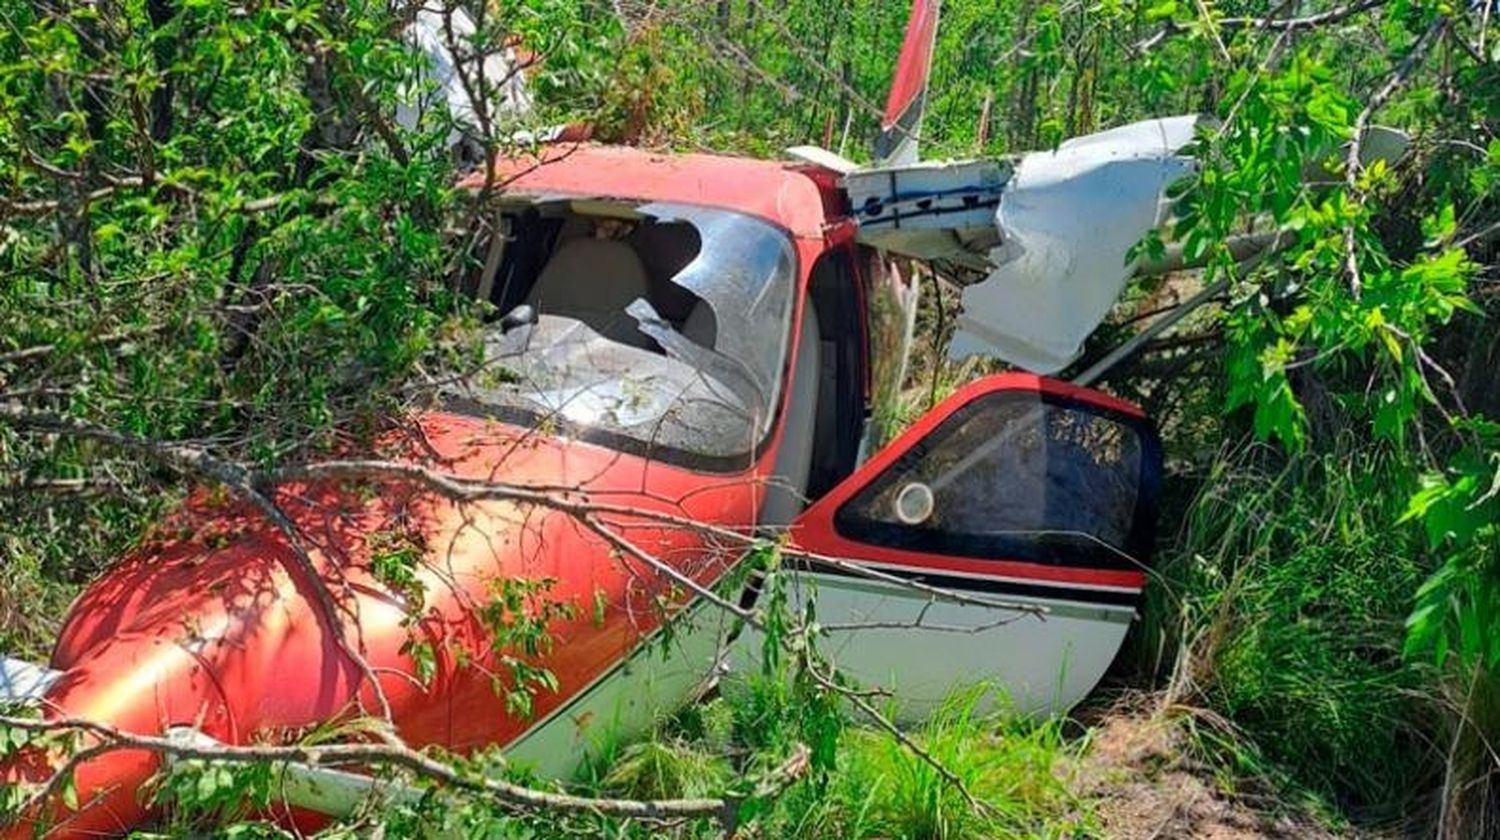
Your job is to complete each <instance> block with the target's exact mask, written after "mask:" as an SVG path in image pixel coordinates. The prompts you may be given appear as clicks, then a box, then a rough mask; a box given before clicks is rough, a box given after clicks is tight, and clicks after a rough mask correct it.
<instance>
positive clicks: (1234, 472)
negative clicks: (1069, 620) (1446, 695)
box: [1133, 439, 1443, 823]
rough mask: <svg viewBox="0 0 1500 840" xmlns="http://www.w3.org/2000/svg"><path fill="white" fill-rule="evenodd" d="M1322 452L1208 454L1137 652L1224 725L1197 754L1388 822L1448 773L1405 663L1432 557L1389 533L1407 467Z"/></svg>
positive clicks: (1172, 687)
mask: <svg viewBox="0 0 1500 840" xmlns="http://www.w3.org/2000/svg"><path fill="white" fill-rule="evenodd" d="M1332 450H1333V451H1331V452H1329V453H1328V454H1324V455H1305V456H1302V457H1299V458H1297V459H1293V460H1292V461H1290V462H1286V461H1284V460H1283V459H1282V458H1280V457H1279V456H1278V455H1276V454H1275V453H1273V452H1271V451H1270V450H1268V449H1266V448H1264V447H1259V446H1255V445H1239V446H1231V447H1226V448H1225V449H1224V450H1223V451H1222V452H1221V453H1220V454H1219V456H1218V457H1217V458H1216V459H1214V461H1213V464H1212V467H1211V468H1210V469H1209V470H1208V471H1207V473H1206V474H1205V475H1203V476H1201V482H1200V483H1199V484H1198V487H1199V488H1200V489H1198V490H1197V492H1196V495H1189V496H1188V497H1187V500H1186V502H1185V504H1184V505H1183V506H1182V508H1181V513H1180V515H1179V516H1178V517H1177V525H1178V528H1177V533H1176V534H1175V535H1171V536H1169V539H1168V542H1169V545H1170V547H1169V549H1168V553H1167V555H1166V556H1165V557H1164V558H1163V559H1162V561H1161V562H1160V564H1159V566H1158V574H1159V578H1158V580H1157V582H1156V583H1157V585H1155V586H1153V587H1152V588H1151V594H1150V595H1149V596H1148V598H1149V600H1148V603H1147V605H1146V607H1145V609H1144V611H1143V613H1144V616H1145V625H1144V626H1143V627H1142V629H1141V632H1140V633H1139V634H1138V637H1137V639H1136V643H1135V645H1134V648H1133V655H1134V657H1135V661H1136V663H1137V664H1138V665H1140V666H1142V667H1143V668H1144V669H1146V670H1149V671H1154V672H1156V673H1157V674H1158V675H1161V676H1164V677H1165V678H1166V680H1167V682H1168V687H1169V692H1170V695H1171V699H1173V700H1174V701H1176V702H1178V703H1181V704H1185V705H1196V706H1199V707H1203V708H1206V709H1208V710H1211V711H1212V712H1213V713H1214V714H1213V715H1210V716H1207V717H1206V718H1205V719H1207V720H1220V721H1223V722H1224V723H1223V725H1221V726H1218V727H1215V728H1214V729H1215V733H1216V734H1215V735H1214V736H1213V737H1212V738H1205V739H1203V740H1202V742H1201V743H1204V744H1207V745H1210V746H1213V745H1214V744H1215V743H1216V744H1217V746H1213V749H1212V750H1211V751H1213V752H1216V753H1218V754H1219V755H1220V756H1221V757H1222V756H1225V755H1228V754H1232V755H1231V757H1232V758H1233V760H1234V762H1235V763H1236V764H1237V765H1238V766H1239V773H1240V775H1242V776H1243V775H1264V776H1274V777H1280V778H1281V779H1282V780H1283V781H1285V782H1290V783H1291V785H1292V786H1295V787H1300V788H1303V789H1304V790H1306V791H1308V792H1310V793H1313V794H1316V795H1318V796H1321V797H1323V798H1325V799H1326V800H1327V801H1329V802H1331V803H1333V804H1336V805H1338V806H1340V808H1341V809H1343V810H1345V811H1346V812H1347V813H1349V814H1350V815H1351V816H1353V817H1354V818H1355V819H1356V820H1359V821H1365V822H1376V823H1391V822H1394V821H1400V820H1405V819H1409V818H1411V817H1412V815H1413V814H1414V813H1415V812H1417V811H1418V810H1419V809H1420V808H1421V807H1422V804H1423V803H1422V802H1421V801H1420V792H1421V791H1424V790H1428V791H1430V790H1432V789H1434V787H1435V786H1438V785H1440V778H1441V773H1442V763H1443V757H1442V747H1441V746H1439V743H1440V741H1441V738H1442V736H1441V730H1442V729H1443V723H1442V720H1441V718H1442V715H1443V712H1442V711H1441V709H1442V703H1441V702H1440V697H1439V694H1440V691H1441V689H1440V686H1439V683H1438V681H1437V680H1436V679H1435V674H1434V673H1433V672H1432V669H1430V668H1429V667H1427V666H1424V665H1422V664H1419V663H1416V662H1412V661H1407V660H1404V659H1403V658H1402V656H1401V648H1402V641H1403V638H1404V627H1403V621H1404V619H1405V617H1406V615H1407V613H1408V612H1409V611H1410V608H1411V597H1412V593H1413V592H1415V590H1416V588H1417V586H1418V585H1419V584H1420V583H1421V582H1422V580H1423V578H1424V577H1425V574H1426V572H1427V570H1428V569H1427V561H1426V558H1425V556H1424V552H1423V549H1422V546H1421V544H1420V542H1419V537H1420V535H1419V534H1416V533H1414V532H1410V531H1407V530H1403V529H1399V528H1397V527H1396V526H1395V525H1394V523H1395V522H1396V520H1397V519H1398V517H1399V515H1400V513H1401V510H1402V507H1403V505H1404V503H1405V499H1406V496H1407V494H1408V493H1409V491H1410V486H1409V484H1408V482H1410V481H1411V480H1412V479H1411V470H1410V465H1409V464H1403V463H1402V462H1401V461H1400V459H1399V458H1396V457H1394V456H1392V455H1390V454H1389V453H1387V452H1385V451H1383V450H1382V449H1381V448H1379V447H1376V446H1370V445H1360V444H1358V443H1357V442H1355V441H1352V440H1348V439H1345V440H1341V441H1340V442H1339V443H1338V445H1336V446H1335V447H1332ZM1166 524H1167V526H1168V527H1169V528H1170V527H1171V525H1172V524H1173V523H1172V522H1171V521H1168V522H1167V523H1166ZM1168 533H1169V534H1170V531H1169V532H1168ZM1226 746H1228V747H1230V748H1229V749H1227V750H1226V749H1225V747H1226Z"/></svg>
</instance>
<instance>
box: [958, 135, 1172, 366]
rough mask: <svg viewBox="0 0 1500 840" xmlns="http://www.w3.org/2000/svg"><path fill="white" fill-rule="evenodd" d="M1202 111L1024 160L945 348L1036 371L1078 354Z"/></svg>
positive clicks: (1160, 203)
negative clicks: (984, 271)
mask: <svg viewBox="0 0 1500 840" xmlns="http://www.w3.org/2000/svg"><path fill="white" fill-rule="evenodd" d="M1198 121H1199V117H1198V116H1196V115H1185V116H1178V117H1170V118H1167V119H1158V120H1147V121H1145V122H1138V123H1132V124H1130V125H1126V126H1121V127H1120V128H1116V129H1112V130H1110V131H1105V132H1101V133H1099V134H1093V135H1088V136H1085V137H1079V138H1075V139H1073V140H1069V141H1067V142H1065V143H1063V144H1062V145H1061V146H1059V147H1058V148H1057V150H1056V151H1052V152H1034V153H1032V154H1028V155H1025V156H1023V157H1022V158H1021V159H1020V161H1019V163H1018V164H1017V166H1016V170H1015V174H1014V175H1013V176H1012V177H1011V179H1010V181H1009V183H1007V185H1006V188H1005V192H1004V194H1003V196H1002V199H1001V201H1000V206H999V208H998V209H997V210H996V212H995V225H996V227H997V228H998V230H999V232H1000V239H1001V242H1000V244H999V246H998V247H996V248H994V249H993V250H991V251H990V254H989V260H990V263H991V264H992V265H993V266H994V267H995V268H994V270H993V271H991V272H990V274H989V276H988V277H987V278H985V280H984V281H983V282H980V283H977V284H975V285H973V286H969V287H968V288H966V289H964V291H963V311H962V313H961V314H960V315H959V316H958V322H957V332H956V333H955V335H954V337H953V342H952V344H951V345H950V346H949V355H950V356H951V357H952V358H955V359H961V358H964V357H967V356H973V355H992V356H997V357H999V358H1001V359H1004V360H1005V361H1007V362H1010V363H1012V364H1015V365H1019V366H1021V367H1023V368H1026V369H1027V370H1031V371H1034V372H1036V373H1044V374H1046V373H1054V372H1056V371H1058V370H1061V369H1062V368H1063V367H1066V366H1067V364H1068V363H1069V362H1071V361H1073V359H1074V358H1076V357H1077V356H1078V353H1079V351H1080V349H1081V347H1082V345H1083V341H1084V339H1085V338H1087V337H1088V335H1089V333H1091V332H1093V330H1094V328H1095V327H1097V326H1098V325H1099V323H1100V322H1101V321H1102V320H1103V319H1104V316H1105V315H1106V314H1107V313H1108V312H1109V309H1110V307H1111V306H1113V305H1114V302H1115V300H1116V299H1117V298H1118V297H1119V295H1120V292H1121V290H1122V289H1123V288H1124V286H1125V283H1126V281H1127V280H1128V279H1129V277H1130V275H1131V274H1132V273H1133V272H1134V270H1135V267H1134V266H1133V265H1131V264H1129V263H1127V262H1126V260H1125V254H1126V253H1127V252H1128V251H1129V249H1130V247H1131V246H1132V245H1134V244H1135V243H1136V242H1139V241H1140V240H1141V238H1142V237H1144V236H1145V235H1146V233H1147V232H1148V231H1150V230H1151V229H1152V228H1154V227H1156V226H1157V225H1159V224H1161V223H1162V221H1164V220H1165V217H1166V214H1167V209H1168V206H1167V202H1166V200H1165V192H1166V189H1167V187H1168V185H1170V184H1171V183H1172V182H1173V181H1176V180H1178V179H1179V178H1181V177H1183V176H1184V175H1187V174H1188V173H1189V172H1190V171H1191V170H1192V167H1193V162H1192V160H1191V158H1188V157H1186V156H1184V155H1182V154H1180V152H1181V150H1182V149H1183V147H1185V146H1186V145H1187V144H1188V143H1190V142H1191V141H1192V139H1193V132H1194V130H1195V127H1196V126H1197V124H1198Z"/></svg>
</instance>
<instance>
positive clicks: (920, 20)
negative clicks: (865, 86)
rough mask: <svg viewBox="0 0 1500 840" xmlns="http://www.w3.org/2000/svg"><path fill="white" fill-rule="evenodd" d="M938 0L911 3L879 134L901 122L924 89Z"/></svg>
mask: <svg viewBox="0 0 1500 840" xmlns="http://www.w3.org/2000/svg"><path fill="white" fill-rule="evenodd" d="M941 5H942V4H941V3H940V2H939V0H912V4H911V16H910V17H909V18H907V21H906V35H905V37H904V38H903V39H902V41H901V55H900V57H899V58H898V59H897V62H896V77H895V78H894V79H892V80H891V91H890V94H889V95H888V96H887V98H886V101H885V116H884V117H883V118H882V119H881V120H880V128H881V130H882V131H889V130H890V129H891V128H892V127H893V126H895V125H896V124H897V123H898V122H900V121H901V116H902V115H903V114H904V113H906V111H907V109H908V108H910V107H912V105H913V104H914V103H915V102H916V100H917V98H918V97H920V96H921V95H922V93H923V91H925V90H926V89H927V74H928V72H929V70H930V69H931V67H932V48H933V43H934V38H935V37H936V36H937V23H938V9H939V6H941Z"/></svg>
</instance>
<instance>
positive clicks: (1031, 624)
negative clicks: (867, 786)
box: [730, 573, 1134, 723]
mask: <svg viewBox="0 0 1500 840" xmlns="http://www.w3.org/2000/svg"><path fill="white" fill-rule="evenodd" d="M795 586H796V587H797V596H798V598H800V597H801V596H803V595H805V594H808V593H812V592H813V590H814V589H815V590H816V592H815V597H816V600H817V610H818V621H819V623H821V624H823V625H824V626H828V627H833V626H836V625H841V624H855V623H860V624H868V623H872V622H879V623H881V624H886V625H901V626H895V627H879V628H873V627H865V628H861V629H857V630H847V631H846V630H833V631H830V633H829V636H828V638H826V639H825V640H824V641H823V642H822V643H821V645H820V650H821V652H822V653H823V654H824V655H825V656H827V657H828V658H829V659H830V660H831V661H832V662H833V663H834V665H835V666H836V667H837V668H838V669H839V670H840V671H841V672H843V673H845V674H847V675H848V676H851V677H853V678H854V679H855V680H856V681H858V682H859V683H860V684H861V685H863V686H865V687H867V688H871V687H876V686H878V687H881V688H884V689H887V690H889V691H891V692H892V693H893V695H894V698H893V699H894V701H895V708H896V713H897V714H896V718H897V720H898V721H900V722H903V723H915V722H919V721H922V720H924V719H926V718H927V717H928V716H930V715H931V714H932V712H934V711H936V710H937V708H938V707H939V706H940V705H941V704H942V703H943V702H944V701H945V700H947V699H948V698H950V697H951V696H952V695H953V693H954V692H955V691H958V690H962V689H965V688H968V687H971V686H974V685H978V684H980V683H989V684H992V685H993V686H995V687H996V688H997V689H998V690H999V692H1000V694H1002V695H1004V697H1005V698H1006V702H1007V703H1008V705H1007V708H1008V709H1009V710H1012V711H1015V712H1017V713H1019V714H1024V715H1040V714H1053V713H1060V712H1064V711H1067V710H1068V709H1069V708H1071V707H1072V706H1074V705H1075V704H1077V703H1078V701H1080V700H1082V699H1083V698H1084V696H1085V695H1087V694H1088V693H1089V692H1090V691H1091V690H1093V688H1094V686H1095V685H1096V684H1097V683H1098V682H1099V678H1100V677H1102V676H1103V675H1104V671H1105V669H1107V668H1108V667H1109V663H1110V661H1111V660H1113V659H1114V656H1115V653H1116V651H1118V650H1119V648H1120V642H1121V641H1123V640H1124V638H1125V631H1126V630H1127V629H1129V626H1130V621H1131V618H1132V616H1133V615H1134V610H1133V609H1132V608H1131V607H1126V606H1112V605H1100V604H1088V603H1081V602H1075V601H1066V600H1051V599H1039V598H1021V597H1013V596H1008V595H984V596H976V597H984V598H988V599H992V600H996V601H1005V602H1013V603H1021V604H1028V605H1032V606H1039V607H1042V608H1044V609H1046V610H1048V613H1047V614H1046V615H1044V616H1040V617H1038V616H1034V615H1029V614H1022V613H1017V612H1015V611H1013V610H1005V609H1000V608H994V607H987V606H982V605H978V604H968V603H955V602H952V601H935V602H934V601H933V599H932V598H931V597H930V596H929V595H927V594H924V593H922V592H919V591H917V590H914V589H910V588H907V587H902V586H899V585H896V584H891V583H884V582H880V581H874V580H867V579H860V578H851V577H845V576H840V575H825V574H817V573H798V574H797V579H796V583H795ZM999 622H1006V623H999ZM762 639H763V637H762V636H760V635H759V634H758V633H754V632H751V631H747V632H746V633H744V634H743V635H742V636H741V639H740V640H739V641H738V642H736V644H735V646H734V648H733V649H732V650H731V652H730V661H731V662H732V663H733V664H734V665H735V666H737V667H736V669H735V670H739V669H742V668H748V667H751V665H752V663H754V662H755V661H756V660H757V658H758V656H759V652H760V645H761V644H762Z"/></svg>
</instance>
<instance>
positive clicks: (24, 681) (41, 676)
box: [0, 656, 62, 703]
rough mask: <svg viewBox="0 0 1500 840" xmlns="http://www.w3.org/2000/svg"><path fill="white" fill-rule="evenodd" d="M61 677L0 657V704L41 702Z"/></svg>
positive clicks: (35, 666)
mask: <svg viewBox="0 0 1500 840" xmlns="http://www.w3.org/2000/svg"><path fill="white" fill-rule="evenodd" d="M61 676H62V672H60V671H52V670H49V669H47V668H44V667H42V666H41V665H33V664H31V663H30V662H24V661H22V660H20V659H11V658H10V657H7V656H0V703H5V702H21V703H32V702H36V701H38V700H41V699H42V696H43V695H45V694H46V693H47V689H49V688H51V687H52V684H53V683H55V682H57V679H58V677H61Z"/></svg>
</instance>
